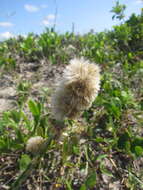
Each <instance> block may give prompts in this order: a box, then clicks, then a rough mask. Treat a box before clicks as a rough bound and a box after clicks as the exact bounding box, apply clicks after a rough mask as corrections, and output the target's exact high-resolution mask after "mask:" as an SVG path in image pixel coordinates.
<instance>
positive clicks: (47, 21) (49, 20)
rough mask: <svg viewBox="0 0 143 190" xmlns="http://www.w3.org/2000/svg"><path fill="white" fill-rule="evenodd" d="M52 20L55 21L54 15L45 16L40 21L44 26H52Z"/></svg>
mask: <svg viewBox="0 0 143 190" xmlns="http://www.w3.org/2000/svg"><path fill="white" fill-rule="evenodd" d="M54 19H55V15H53V14H49V15H48V16H46V17H45V18H44V19H43V20H42V24H43V25H45V26H47V25H51V24H53V21H54Z"/></svg>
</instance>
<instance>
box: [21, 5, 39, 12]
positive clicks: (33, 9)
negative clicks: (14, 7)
mask: <svg viewBox="0 0 143 190" xmlns="http://www.w3.org/2000/svg"><path fill="white" fill-rule="evenodd" d="M24 8H25V10H26V11H28V12H31V13H33V12H37V11H39V7H37V6H35V5H29V4H26V5H24Z"/></svg>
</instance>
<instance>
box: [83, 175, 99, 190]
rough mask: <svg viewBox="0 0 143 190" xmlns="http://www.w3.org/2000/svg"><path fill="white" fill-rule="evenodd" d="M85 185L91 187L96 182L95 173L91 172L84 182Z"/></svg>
mask: <svg viewBox="0 0 143 190" xmlns="http://www.w3.org/2000/svg"><path fill="white" fill-rule="evenodd" d="M85 184H86V187H88V188H93V187H94V186H95V184H96V173H95V172H93V173H92V174H91V175H90V176H89V177H88V178H87V180H86V182H85Z"/></svg>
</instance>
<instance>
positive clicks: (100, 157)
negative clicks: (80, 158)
mask: <svg viewBox="0 0 143 190" xmlns="http://www.w3.org/2000/svg"><path fill="white" fill-rule="evenodd" d="M107 156H108V155H107V154H102V155H99V156H98V157H97V158H96V160H97V161H101V160H102V159H104V158H106V157H107Z"/></svg>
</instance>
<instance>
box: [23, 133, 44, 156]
mask: <svg viewBox="0 0 143 190" xmlns="http://www.w3.org/2000/svg"><path fill="white" fill-rule="evenodd" d="M44 142H45V140H44V139H43V138H42V137H40V136H36V137H31V138H30V139H29V140H28V141H27V144H26V151H28V152H31V153H33V154H36V153H39V152H40V151H41V150H42V149H43V148H44V145H45V144H44Z"/></svg>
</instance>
